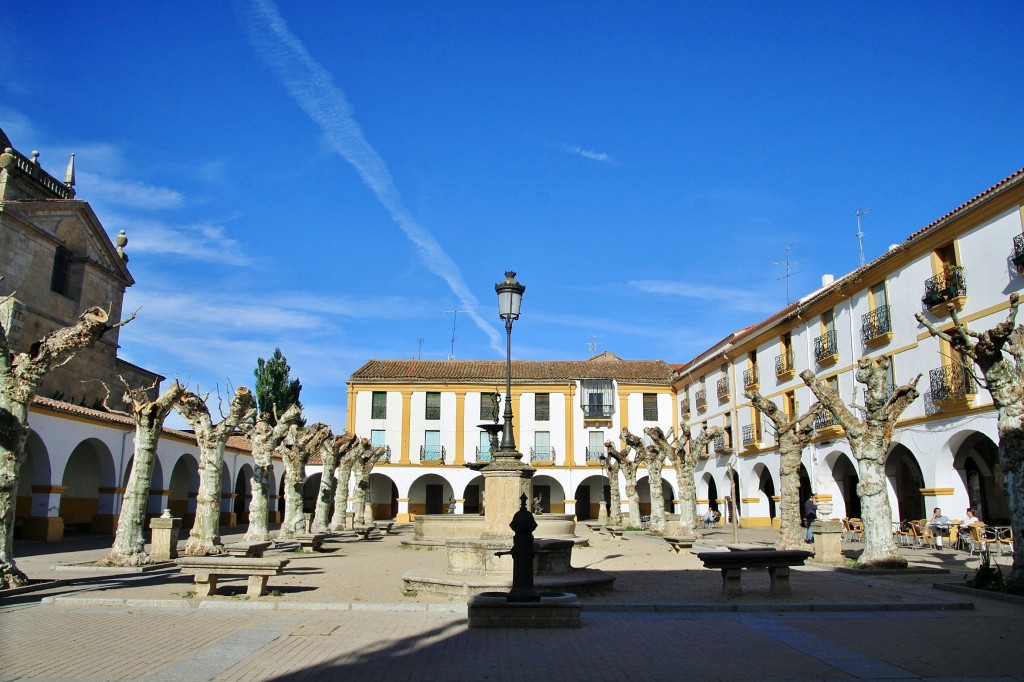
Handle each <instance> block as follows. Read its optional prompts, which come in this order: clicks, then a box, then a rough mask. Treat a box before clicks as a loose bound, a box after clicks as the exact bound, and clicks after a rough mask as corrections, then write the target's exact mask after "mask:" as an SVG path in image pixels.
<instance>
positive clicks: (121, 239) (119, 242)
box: [72, 154, 128, 263]
mask: <svg viewBox="0 0 1024 682" xmlns="http://www.w3.org/2000/svg"><path fill="white" fill-rule="evenodd" d="M72 157H74V154H72ZM114 246H116V247H117V255H118V256H120V257H121V260H123V261H124V262H125V263H127V262H128V254H126V253H125V252H124V247H126V246H128V235H126V234H125V233H124V230H121V231H120V232H118V233H117V236H116V237H114Z"/></svg>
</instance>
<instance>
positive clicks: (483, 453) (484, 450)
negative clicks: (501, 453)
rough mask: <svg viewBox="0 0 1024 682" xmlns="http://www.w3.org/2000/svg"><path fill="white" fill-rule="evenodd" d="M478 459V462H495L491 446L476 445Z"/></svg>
mask: <svg viewBox="0 0 1024 682" xmlns="http://www.w3.org/2000/svg"><path fill="white" fill-rule="evenodd" d="M476 461H478V462H493V461H494V455H492V454H491V446H489V445H488V446H487V447H480V446H479V445H477V446H476Z"/></svg>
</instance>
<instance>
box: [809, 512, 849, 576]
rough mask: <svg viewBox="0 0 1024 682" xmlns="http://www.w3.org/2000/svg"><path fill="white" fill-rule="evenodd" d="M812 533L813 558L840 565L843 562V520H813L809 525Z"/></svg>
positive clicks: (817, 560)
mask: <svg viewBox="0 0 1024 682" xmlns="http://www.w3.org/2000/svg"><path fill="white" fill-rule="evenodd" d="M811 532H812V533H814V560H815V561H816V562H818V563H822V564H830V565H832V566H842V565H843V563H844V561H845V560H844V559H843V552H842V540H843V522H842V521H838V520H835V521H831V520H823V521H815V522H814V525H813V526H811Z"/></svg>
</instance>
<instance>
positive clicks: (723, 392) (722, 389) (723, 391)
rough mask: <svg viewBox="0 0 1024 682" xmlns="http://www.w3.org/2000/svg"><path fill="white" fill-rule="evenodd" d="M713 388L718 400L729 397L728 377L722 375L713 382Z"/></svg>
mask: <svg viewBox="0 0 1024 682" xmlns="http://www.w3.org/2000/svg"><path fill="white" fill-rule="evenodd" d="M715 390H716V392H717V393H718V399H719V400H728V399H729V377H722V378H721V379H719V380H718V382H717V383H716V384H715Z"/></svg>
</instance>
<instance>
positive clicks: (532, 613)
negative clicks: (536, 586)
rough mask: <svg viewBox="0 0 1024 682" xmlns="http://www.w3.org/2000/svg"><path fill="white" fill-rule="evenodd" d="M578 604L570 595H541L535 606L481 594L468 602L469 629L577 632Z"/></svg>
mask: <svg viewBox="0 0 1024 682" xmlns="http://www.w3.org/2000/svg"><path fill="white" fill-rule="evenodd" d="M581 610H582V607H581V605H580V600H579V599H577V598H576V595H575V594H573V593H571V592H541V593H540V599H539V600H538V601H536V602H529V603H523V602H510V601H508V594H507V593H505V592H483V593H481V594H477V595H474V596H473V597H471V598H470V600H469V623H468V625H469V627H471V628H578V627H580V612H581Z"/></svg>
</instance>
